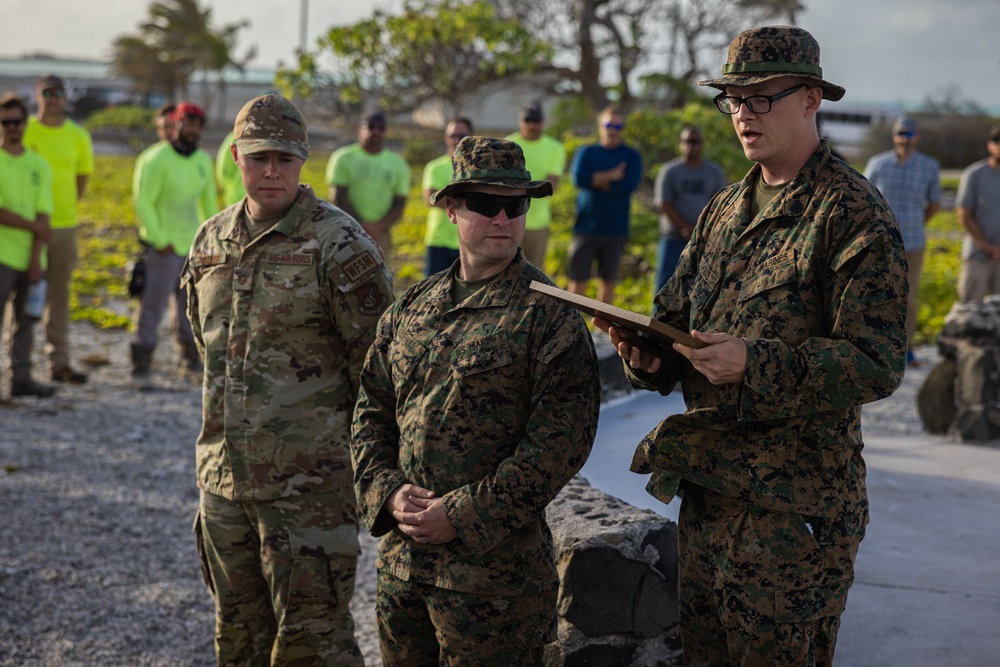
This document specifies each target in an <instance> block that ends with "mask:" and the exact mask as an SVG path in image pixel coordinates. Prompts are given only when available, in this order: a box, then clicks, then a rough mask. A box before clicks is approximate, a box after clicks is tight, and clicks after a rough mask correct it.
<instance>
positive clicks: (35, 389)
mask: <svg viewBox="0 0 1000 667" xmlns="http://www.w3.org/2000/svg"><path fill="white" fill-rule="evenodd" d="M54 393H56V388H55V387H52V386H50V385H47V384H42V383H41V382H35V381H34V380H32V379H30V378H29V379H27V380H13V381H11V383H10V395H11V396H37V397H38V398H48V397H49V396H51V395H52V394H54Z"/></svg>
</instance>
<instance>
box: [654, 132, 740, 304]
mask: <svg viewBox="0 0 1000 667" xmlns="http://www.w3.org/2000/svg"><path fill="white" fill-rule="evenodd" d="M703 146H704V140H703V139H702V136H701V130H699V129H698V128H697V127H694V126H692V125H689V126H687V127H685V128H684V129H683V130H681V136H680V151H679V152H680V157H678V158H675V159H673V160H671V161H670V162H667V163H666V164H665V165H663V166H662V167H660V171H659V172H658V173H657V174H656V182H655V184H654V185H653V203H654V204H655V205H656V208H657V210H658V211H659V212H660V245H659V248H658V249H657V253H656V279H655V281H654V283H653V296H656V293H657V292H659V291H660V288H662V287H663V286H664V285H666V284H667V280H669V279H670V276H672V275H674V270H676V269H677V262H678V260H680V258H681V251H682V250H684V246H686V245H687V242H688V239H690V238H691V232H693V231H694V223H696V222H698V216H700V215H701V212H702V211H703V210H704V208H705V207H706V206H707V205H708V202H709V201H710V200H711V199H712V197H714V196H715V193H716V192H718V191H719V190H721V189H722V188H724V187H725V186H726V177H725V176H724V175H723V174H722V169H720V168H719V166H718V165H717V164H715V163H714V162H710V161H709V160H706V159H704V158H703V157H702V148H703Z"/></svg>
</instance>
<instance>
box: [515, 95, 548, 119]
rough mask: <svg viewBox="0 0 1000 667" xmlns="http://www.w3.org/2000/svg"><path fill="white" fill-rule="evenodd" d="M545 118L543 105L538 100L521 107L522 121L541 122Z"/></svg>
mask: <svg viewBox="0 0 1000 667" xmlns="http://www.w3.org/2000/svg"><path fill="white" fill-rule="evenodd" d="M544 117H545V113H544V110H543V109H542V103H541V102H539V101H538V100H528V101H527V102H525V103H524V104H522V105H521V116H520V118H521V120H528V119H531V120H541V119H542V118H544Z"/></svg>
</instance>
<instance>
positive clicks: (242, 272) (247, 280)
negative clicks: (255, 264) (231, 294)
mask: <svg viewBox="0 0 1000 667" xmlns="http://www.w3.org/2000/svg"><path fill="white" fill-rule="evenodd" d="M252 286H253V270H252V269H248V268H243V269H236V270H235V271H234V272H233V287H234V288H235V289H236V291H237V292H249V291H250V288H251V287H252Z"/></svg>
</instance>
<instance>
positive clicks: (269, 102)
mask: <svg viewBox="0 0 1000 667" xmlns="http://www.w3.org/2000/svg"><path fill="white" fill-rule="evenodd" d="M233 143H235V144H236V147H237V148H239V150H240V153H243V154H244V155H251V154H253V153H263V152H264V151H280V152H282V153H289V154H291V155H294V156H295V157H300V158H302V159H303V160H308V159H309V137H308V135H307V134H306V124H305V121H303V120H302V114H300V113H299V110H298V109H296V108H295V105H294V104H292V103H291V102H289V101H288V100H286V99H285V98H284V97H282V96H280V95H274V94H269V95H261V96H260V97H255V98H254V99H252V100H250V101H249V102H247V103H246V104H245V105H243V108H242V109H240V112H239V114H237V115H236V124H235V125H233Z"/></svg>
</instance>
